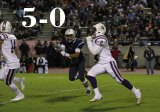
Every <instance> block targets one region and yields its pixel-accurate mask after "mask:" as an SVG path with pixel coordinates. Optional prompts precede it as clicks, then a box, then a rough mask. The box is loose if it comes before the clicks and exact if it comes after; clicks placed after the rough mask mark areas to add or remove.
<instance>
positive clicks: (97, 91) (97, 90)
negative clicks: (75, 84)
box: [93, 88, 100, 96]
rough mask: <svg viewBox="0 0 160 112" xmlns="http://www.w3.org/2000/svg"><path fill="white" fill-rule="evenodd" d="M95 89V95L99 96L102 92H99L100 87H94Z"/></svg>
mask: <svg viewBox="0 0 160 112" xmlns="http://www.w3.org/2000/svg"><path fill="white" fill-rule="evenodd" d="M93 90H94V93H95V96H98V95H99V94H100V92H99V89H98V88H95V89H93Z"/></svg>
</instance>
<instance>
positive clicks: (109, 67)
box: [105, 61, 141, 104]
mask: <svg viewBox="0 0 160 112" xmlns="http://www.w3.org/2000/svg"><path fill="white" fill-rule="evenodd" d="M105 68H106V71H107V72H108V73H109V74H110V75H111V76H112V77H113V78H114V79H115V80H116V81H117V82H118V83H120V84H122V85H123V86H125V87H126V88H128V89H129V90H131V91H132V92H133V93H134V95H135V96H136V98H137V104H139V103H140V101H141V92H140V90H139V89H136V88H135V87H134V86H133V85H132V84H131V83H130V82H129V81H128V80H126V79H124V78H123V77H122V75H121V73H120V71H119V69H118V67H117V64H116V62H115V61H111V62H110V63H108V64H106V66H105Z"/></svg>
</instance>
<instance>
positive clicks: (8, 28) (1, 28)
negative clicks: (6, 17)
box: [0, 21, 12, 33]
mask: <svg viewBox="0 0 160 112" xmlns="http://www.w3.org/2000/svg"><path fill="white" fill-rule="evenodd" d="M0 32H3V33H11V32H12V25H11V23H10V22H9V21H3V22H2V23H1V24H0Z"/></svg>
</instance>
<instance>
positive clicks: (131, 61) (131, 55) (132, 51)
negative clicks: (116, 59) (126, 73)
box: [127, 42, 135, 71]
mask: <svg viewBox="0 0 160 112" xmlns="http://www.w3.org/2000/svg"><path fill="white" fill-rule="evenodd" d="M134 56H135V49H134V47H133V42H130V46H129V52H128V66H127V69H129V67H130V69H131V71H134V67H135V60H134Z"/></svg>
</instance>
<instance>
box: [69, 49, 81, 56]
mask: <svg viewBox="0 0 160 112" xmlns="http://www.w3.org/2000/svg"><path fill="white" fill-rule="evenodd" d="M80 52H81V49H79V48H76V49H75V53H74V54H69V55H70V57H71V58H76V57H79V54H80Z"/></svg>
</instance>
